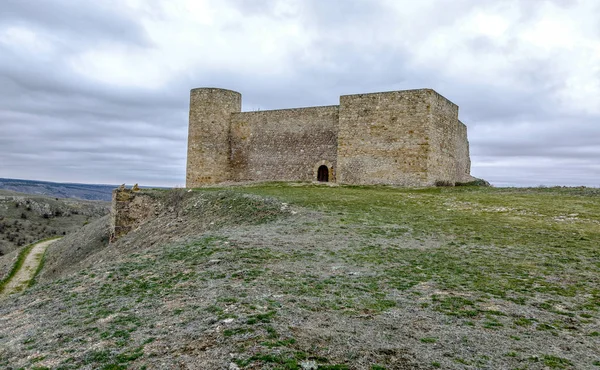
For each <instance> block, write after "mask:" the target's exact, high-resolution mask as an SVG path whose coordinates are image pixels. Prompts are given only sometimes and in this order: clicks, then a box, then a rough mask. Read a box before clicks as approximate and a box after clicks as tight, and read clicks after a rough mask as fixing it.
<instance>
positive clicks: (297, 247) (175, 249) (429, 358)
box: [0, 184, 600, 369]
mask: <svg viewBox="0 0 600 370" xmlns="http://www.w3.org/2000/svg"><path fill="white" fill-rule="evenodd" d="M180 195H181V194H180ZM164 197H165V202H164V204H165V207H164V209H163V211H162V212H160V213H159V214H158V215H157V217H156V218H155V219H152V220H151V221H149V222H147V223H145V224H143V225H141V226H140V227H138V228H137V229H135V230H134V231H132V232H130V233H129V234H128V235H126V236H124V237H123V238H121V239H119V240H117V241H116V242H115V243H113V244H108V243H102V242H99V241H101V240H102V233H104V232H105V231H103V228H102V227H99V225H100V224H101V222H100V221H99V222H98V224H95V225H91V224H90V225H88V229H87V230H82V231H81V233H80V234H73V235H71V236H70V237H68V238H71V239H72V240H71V241H69V242H68V243H66V244H63V245H62V247H61V246H60V245H59V243H61V242H63V241H60V242H57V243H55V244H54V245H52V246H51V247H50V249H49V250H48V253H49V254H48V256H49V258H50V256H53V257H52V258H54V259H55V261H61V260H68V261H69V263H68V264H63V265H60V264H55V265H51V264H50V265H46V267H45V271H43V274H45V276H44V278H43V282H42V283H40V284H38V285H36V286H35V287H33V288H32V289H31V290H28V291H26V292H25V293H24V294H21V295H17V296H12V297H9V298H8V299H6V300H4V301H1V302H0V341H1V342H2V343H3V346H0V366H3V367H7V368H15V369H16V368H19V367H32V366H41V367H44V366H45V367H48V368H61V369H70V368H72V369H75V368H107V369H108V368H111V369H120V368H132V369H139V368H143V367H144V366H147V368H188V369H195V368H203V369H227V368H229V369H236V368H247V369H259V368H261V369H262V368H280V369H300V368H302V369H310V368H313V369H316V368H319V369H345V368H347V369H415V368H417V369H418V368H424V369H430V368H457V369H461V368H528V369H544V368H594V367H595V366H597V365H598V364H599V363H600V362H598V361H600V350H599V348H600V334H599V333H600V280H599V279H600V277H599V276H600V251H599V247H598V246H599V245H600V227H599V226H600V201H599V199H600V198H599V194H598V191H597V190H594V189H479V188H477V189H473V188H465V189H459V188H456V189H417V190H413V189H393V188H382V187H322V186H292V185H281V184H270V185H261V186H254V187H241V188H231V189H228V190H222V189H204V190H202V191H196V192H191V193H185V194H183V197H182V198H178V197H175V196H172V195H170V193H169V192H165V193H164ZM169 199H171V201H173V202H172V203H170V204H169V201H168V200H169ZM177 199H178V200H177ZM174 200H177V201H174ZM86 233H87V234H86ZM91 236H93V237H91ZM77 238H79V239H77ZM65 239H67V238H65ZM88 240H95V241H93V242H92V243H88V242H87V241H88ZM86 243H87V244H86ZM69 246H70V247H69ZM77 247H79V248H82V249H83V250H84V252H81V253H72V252H73V251H72V249H73V248H77ZM75 265H76V267H73V266H75ZM51 266H54V267H53V268H54V271H51V270H52V267H51Z"/></svg>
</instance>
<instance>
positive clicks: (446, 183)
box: [435, 180, 454, 187]
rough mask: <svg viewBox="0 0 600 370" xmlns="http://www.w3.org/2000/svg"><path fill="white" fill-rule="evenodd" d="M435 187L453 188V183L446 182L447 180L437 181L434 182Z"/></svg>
mask: <svg viewBox="0 0 600 370" xmlns="http://www.w3.org/2000/svg"><path fill="white" fill-rule="evenodd" d="M435 186H437V187H446V186H454V182H452V181H447V180H438V181H436V182H435Z"/></svg>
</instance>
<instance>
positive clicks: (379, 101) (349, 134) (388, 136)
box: [338, 90, 430, 186]
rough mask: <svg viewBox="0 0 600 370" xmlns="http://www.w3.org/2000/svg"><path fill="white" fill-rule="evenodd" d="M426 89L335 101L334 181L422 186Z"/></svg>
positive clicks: (426, 143)
mask: <svg viewBox="0 0 600 370" xmlns="http://www.w3.org/2000/svg"><path fill="white" fill-rule="evenodd" d="M428 96H429V95H428V93H427V90H411V91H395V92H387V93H376V94H359V95H346V96H342V97H341V98H340V123H339V134H338V167H339V168H338V179H339V182H341V183H348V184H394V185H404V186H417V185H425V184H426V182H427V180H428V177H427V174H428V157H429V152H430V145H429V137H428V135H429V133H428V131H429V108H428V105H429V102H428Z"/></svg>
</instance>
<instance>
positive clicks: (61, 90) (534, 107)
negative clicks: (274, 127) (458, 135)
mask: <svg viewBox="0 0 600 370" xmlns="http://www.w3.org/2000/svg"><path fill="white" fill-rule="evenodd" d="M555 2H556V3H557V4H559V5H561V6H566V7H568V6H573V5H574V2H572V1H568V0H555ZM516 3H517V4H518V6H519V7H521V18H520V19H519V26H520V27H523V26H524V25H527V24H529V22H531V21H532V20H534V19H535V18H536V17H537V16H538V11H539V10H538V9H539V6H538V7H536V6H533V5H531V4H530V2H516ZM104 4H106V3H102V2H98V3H92V2H71V1H66V0H64V1H61V0H51V1H47V2H36V3H33V2H26V1H16V0H5V1H4V2H3V3H2V5H0V8H1V10H2V11H0V29H1V27H3V26H6V25H21V26H24V27H32V28H34V29H36V30H44V32H47V33H48V35H50V36H52V37H51V39H52V40H54V42H55V45H54V46H55V47H56V48H57V52H56V53H54V54H51V55H49V56H46V57H44V58H40V57H39V56H38V55H36V54H35V53H30V52H28V51H27V50H25V49H16V50H15V49H11V48H9V47H7V46H2V44H0V55H2V58H0V132H1V135H0V177H28V178H37V179H42V180H54V181H77V182H96V183H117V184H120V183H123V182H128V183H134V182H139V183H144V184H148V185H183V182H184V174H185V156H186V147H185V145H186V135H187V106H188V100H189V95H188V94H189V89H190V88H194V87H199V86H216V87H224V88H230V89H233V90H237V91H239V92H241V93H242V94H243V102H244V107H245V108H246V109H254V108H260V109H273V108H286V107H297V106H312V105H329V104H338V99H339V96H340V95H343V94H352V93H360V92H374V91H385V90H396V89H409V88H421V87H431V88H434V89H436V90H438V91H439V92H440V93H441V94H443V95H444V96H446V97H448V98H449V99H450V100H452V101H454V102H455V103H457V104H459V105H460V107H461V113H460V115H461V119H462V120H463V121H464V122H465V123H466V124H467V126H468V128H469V135H470V136H469V138H470V141H471V149H472V158H473V174H474V175H476V176H481V177H484V178H487V179H489V180H491V181H493V182H495V183H496V184H511V185H515V184H516V185H538V184H542V183H546V184H570V185H578V184H586V185H594V184H593V182H594V181H595V180H593V179H594V178H598V177H599V176H598V175H600V173H599V171H600V170H599V169H598V166H597V162H598V160H597V158H598V157H599V156H600V154H598V152H597V149H598V144H597V142H595V141H596V140H595V138H597V137H600V132H599V131H598V129H597V128H596V126H597V123H598V122H599V121H600V117H598V116H595V115H590V114H586V113H582V112H575V113H572V112H571V113H568V114H567V113H565V112H561V111H560V110H559V109H558V108H557V106H556V96H555V94H556V91H558V89H560V88H561V87H562V86H563V84H564V83H565V81H564V79H565V77H564V75H563V73H564V71H561V70H560V66H557V65H555V63H553V61H552V60H544V59H541V58H529V57H528V58H527V59H524V58H522V57H521V56H520V55H519V54H518V50H519V47H520V45H518V40H516V39H515V41H514V43H513V44H510V43H509V46H506V45H499V44H498V43H497V42H496V41H495V40H494V39H491V38H483V37H479V38H474V37H469V36H468V35H466V36H465V37H463V40H465V41H464V43H465V44H464V47H465V50H466V52H468V53H469V54H470V55H473V56H474V57H475V58H477V57H481V56H485V55H495V54H498V53H500V54H510V53H513V54H515V55H513V56H514V58H512V59H511V60H513V65H511V66H510V69H509V70H507V71H506V75H500V76H498V75H489V76H484V77H483V78H481V77H476V76H473V78H469V77H467V78H465V77H464V76H461V77H453V76H452V75H450V74H448V73H446V72H447V71H446V70H445V69H444V60H440V61H439V63H437V65H434V66H429V67H426V66H423V65H418V64H417V63H415V61H414V55H413V50H412V49H411V43H410V42H415V43H418V42H420V41H421V40H422V39H423V38H425V37H427V36H428V35H431V34H432V33H435V32H441V31H440V30H441V29H442V28H440V27H442V26H444V27H450V28H452V27H453V25H454V24H456V23H457V22H460V21H461V17H462V16H463V15H464V14H466V13H468V11H470V10H474V9H479V8H481V9H485V8H488V7H492V6H495V5H496V4H498V3H497V1H495V0H485V1H471V0H457V1H455V2H453V3H452V6H448V7H447V8H444V9H443V10H442V9H439V8H436V7H435V5H434V6H432V8H430V9H428V10H427V12H426V13H427V14H426V16H423V18H422V19H420V22H415V24H414V29H412V30H411V33H410V35H407V41H406V42H401V43H398V44H394V45H390V44H389V43H387V42H385V41H386V37H387V35H388V32H390V31H393V30H394V27H395V26H396V23H395V22H397V20H396V19H395V18H394V17H393V16H392V14H393V13H392V12H391V11H390V9H388V8H386V7H385V6H384V5H381V4H377V3H375V2H373V1H367V0H362V1H361V0H351V1H350V0H348V1H320V0H319V1H318V0H310V1H303V2H301V3H300V4H302V9H301V11H300V13H299V14H280V13H276V12H275V6H274V5H275V1H254V0H252V1H246V0H243V1H242V0H229V4H230V5H232V6H235V7H236V8H237V9H238V11H239V13H240V14H243V15H244V16H249V17H283V18H290V19H291V18H294V19H296V18H297V17H300V18H299V20H300V21H301V23H302V26H303V27H304V28H303V31H305V32H306V33H307V34H316V35H318V37H317V38H315V39H314V40H313V41H312V43H311V44H310V45H308V46H307V47H306V48H305V49H304V50H299V49H294V48H292V50H296V51H293V52H291V53H290V54H289V55H288V58H287V60H285V64H286V67H287V68H285V69H284V70H285V71H286V72H285V73H283V74H281V73H279V74H275V73H270V72H269V71H267V72H263V73H262V74H258V73H254V72H253V71H249V70H248V69H247V68H243V67H244V65H243V64H244V61H243V59H241V60H240V61H239V67H240V68H239V69H235V67H233V68H226V67H223V66H218V65H215V66H211V67H207V68H196V69H195V68H191V69H190V70H189V71H186V72H185V73H182V74H181V75H179V76H176V77H174V78H172V79H171V80H170V81H168V82H167V84H166V85H165V86H163V87H161V88H160V89H145V88H132V87H128V88H124V87H114V86H110V85H108V84H105V83H102V82H101V81H96V80H93V79H91V78H89V77H90V76H81V75H78V74H77V73H75V72H74V71H73V70H71V68H70V67H69V65H68V63H67V62H66V61H67V57H68V56H69V55H73V54H77V53H79V52H81V51H85V50H88V48H90V47H93V46H94V43H104V42H110V43H112V42H117V43H120V44H122V45H124V46H125V47H132V48H144V47H152V45H151V43H150V41H149V40H148V38H147V36H146V34H145V30H144V27H143V26H142V25H141V23H140V22H139V21H138V20H137V19H136V18H137V17H136V14H129V13H128V11H126V10H124V9H122V8H120V7H119V6H115V7H114V8H112V7H111V6H110V5H104ZM115 4H118V3H115ZM115 4H113V5H115ZM382 4H383V3H382ZM536 4H537V3H536ZM34 5H35V6H34ZM156 5H157V6H156V7H154V8H153V9H152V10H148V11H153V12H156V14H154V15H153V16H156V17H160V9H161V7H160V6H159V3H156ZM36 7H37V8H36ZM5 10H6V11H5ZM599 14H600V8H599ZM242 22H243V19H242ZM176 26H177V25H173V27H176ZM240 29H243V27H240ZM517 33H518V30H517ZM349 35H352V36H351V37H350V36H349ZM408 41H410V42H408ZM211 52H215V53H218V52H219V51H218V50H211ZM134 67H135V66H133V65H132V68H134ZM498 79H500V80H502V79H504V80H507V81H511V82H510V83H506V84H500V86H502V87H492V86H496V85H497V84H495V83H494V82H495V80H498ZM598 83H599V84H600V76H599V79H598ZM596 185H599V184H596Z"/></svg>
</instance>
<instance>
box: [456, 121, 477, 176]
mask: <svg viewBox="0 0 600 370" xmlns="http://www.w3.org/2000/svg"><path fill="white" fill-rule="evenodd" d="M473 180H474V177H473V176H471V156H470V154H469V141H468V140H467V126H465V124H464V123H462V122H460V121H458V135H457V136H456V181H458V182H469V181H473Z"/></svg>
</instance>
